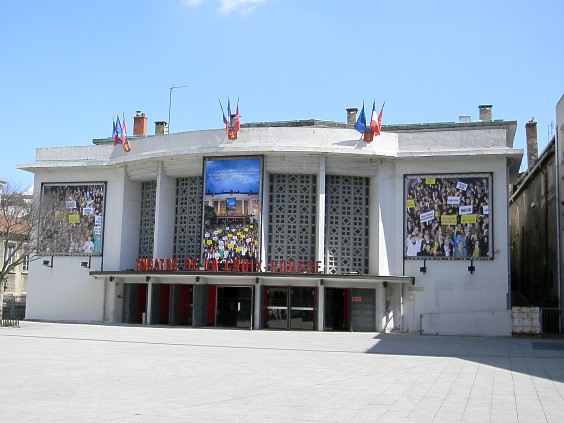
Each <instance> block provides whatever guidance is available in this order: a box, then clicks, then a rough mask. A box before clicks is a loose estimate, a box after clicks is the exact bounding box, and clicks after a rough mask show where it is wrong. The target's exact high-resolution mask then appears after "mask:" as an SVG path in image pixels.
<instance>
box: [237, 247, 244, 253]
mask: <svg viewBox="0 0 564 423" xmlns="http://www.w3.org/2000/svg"><path fill="white" fill-rule="evenodd" d="M235 251H236V252H237V253H240V252H241V251H243V249H242V248H241V247H237V248H236V249H235Z"/></svg>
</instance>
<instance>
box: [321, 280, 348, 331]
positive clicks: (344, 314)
mask: <svg viewBox="0 0 564 423" xmlns="http://www.w3.org/2000/svg"><path fill="white" fill-rule="evenodd" d="M324 330H349V307H348V289H346V288H325V328H324Z"/></svg>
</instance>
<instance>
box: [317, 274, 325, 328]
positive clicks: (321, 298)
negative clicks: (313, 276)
mask: <svg viewBox="0 0 564 423" xmlns="http://www.w3.org/2000/svg"><path fill="white" fill-rule="evenodd" d="M317 295H318V301H317V330H318V331H319V332H323V331H324V329H325V285H324V284H323V279H321V280H320V281H319V286H318V288H317Z"/></svg>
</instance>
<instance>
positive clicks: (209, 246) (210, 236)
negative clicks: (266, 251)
mask: <svg viewBox="0 0 564 423" xmlns="http://www.w3.org/2000/svg"><path fill="white" fill-rule="evenodd" d="M261 187H262V157H230V158H206V159H204V201H203V203H204V212H203V225H202V256H201V258H202V260H212V259H217V260H218V263H219V266H220V267H222V266H223V264H224V263H225V261H226V260H227V259H236V258H237V259H239V260H244V259H248V260H258V259H260V243H259V239H260V222H261Z"/></svg>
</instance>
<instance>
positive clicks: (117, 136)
mask: <svg viewBox="0 0 564 423" xmlns="http://www.w3.org/2000/svg"><path fill="white" fill-rule="evenodd" d="M122 133H123V131H122V129H121V123H120V122H119V116H117V120H116V131H115V135H114V145H118V144H121V135H122Z"/></svg>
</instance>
